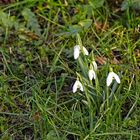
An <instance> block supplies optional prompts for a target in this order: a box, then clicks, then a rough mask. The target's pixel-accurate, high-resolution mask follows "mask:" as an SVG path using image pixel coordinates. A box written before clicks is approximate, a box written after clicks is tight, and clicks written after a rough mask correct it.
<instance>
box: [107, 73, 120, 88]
mask: <svg viewBox="0 0 140 140" xmlns="http://www.w3.org/2000/svg"><path fill="white" fill-rule="evenodd" d="M113 79H115V80H116V82H117V83H118V84H120V83H121V81H120V78H119V76H118V75H117V74H116V73H114V72H113V71H111V72H109V74H108V76H107V79H106V84H107V86H108V87H109V86H110V85H111V83H112V81H113Z"/></svg>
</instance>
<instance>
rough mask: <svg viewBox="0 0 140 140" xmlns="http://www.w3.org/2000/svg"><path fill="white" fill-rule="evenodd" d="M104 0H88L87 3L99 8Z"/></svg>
mask: <svg viewBox="0 0 140 140" xmlns="http://www.w3.org/2000/svg"><path fill="white" fill-rule="evenodd" d="M104 2H105V0H90V1H89V4H90V5H91V6H92V7H93V8H94V9H97V8H100V7H102V6H103V5H104Z"/></svg>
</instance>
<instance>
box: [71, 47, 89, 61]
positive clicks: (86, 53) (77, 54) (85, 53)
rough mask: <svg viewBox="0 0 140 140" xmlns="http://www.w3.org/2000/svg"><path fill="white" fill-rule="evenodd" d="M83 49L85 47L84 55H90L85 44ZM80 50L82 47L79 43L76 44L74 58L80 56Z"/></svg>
mask: <svg viewBox="0 0 140 140" xmlns="http://www.w3.org/2000/svg"><path fill="white" fill-rule="evenodd" d="M82 49H83V53H84V55H88V54H89V53H88V51H87V49H86V48H85V47H84V46H83V48H82ZM80 51H81V48H80V46H79V45H76V46H74V59H77V58H78V57H79V55H80Z"/></svg>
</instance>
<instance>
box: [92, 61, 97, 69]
mask: <svg viewBox="0 0 140 140" xmlns="http://www.w3.org/2000/svg"><path fill="white" fill-rule="evenodd" d="M92 64H93V68H94V70H95V71H96V70H97V69H98V66H97V63H96V62H95V61H92Z"/></svg>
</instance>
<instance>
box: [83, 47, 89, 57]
mask: <svg viewBox="0 0 140 140" xmlns="http://www.w3.org/2000/svg"><path fill="white" fill-rule="evenodd" d="M83 53H84V55H88V54H89V52H88V50H87V49H86V48H85V47H83Z"/></svg>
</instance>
